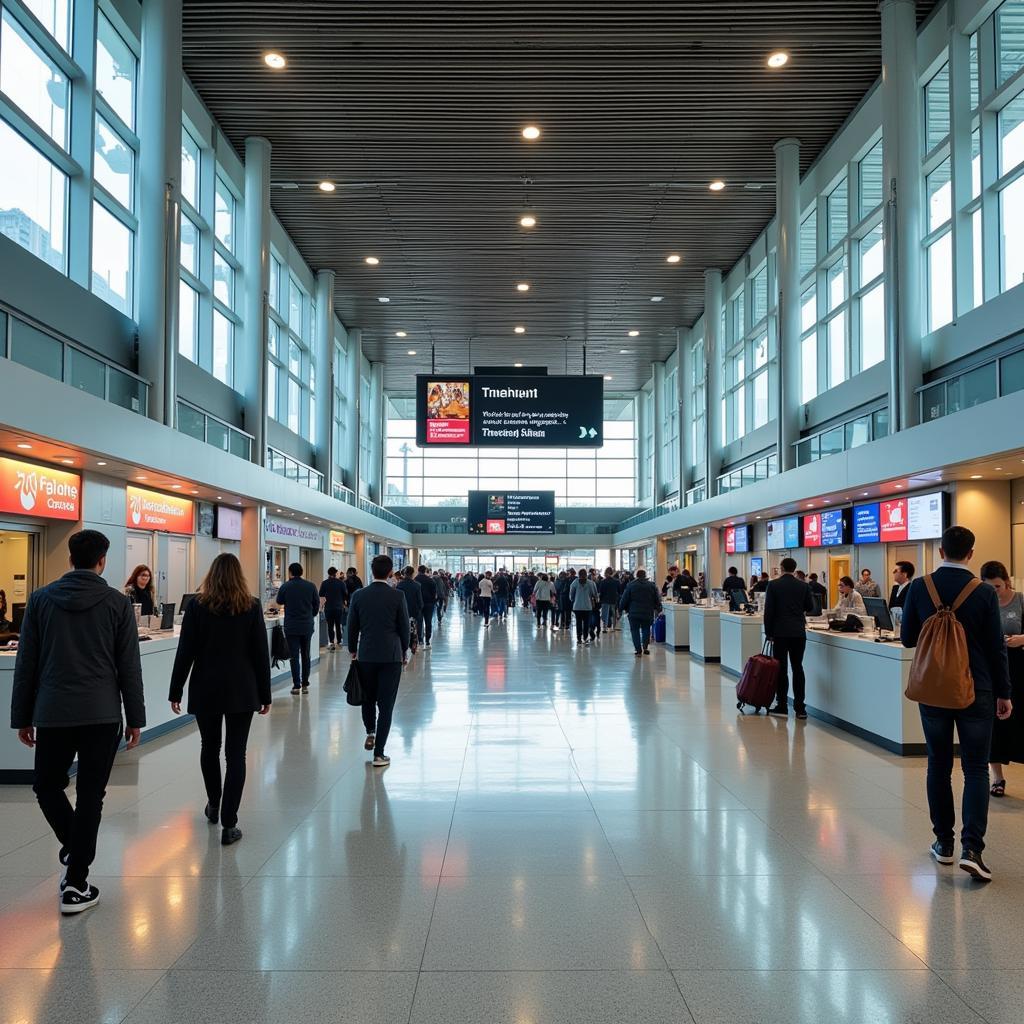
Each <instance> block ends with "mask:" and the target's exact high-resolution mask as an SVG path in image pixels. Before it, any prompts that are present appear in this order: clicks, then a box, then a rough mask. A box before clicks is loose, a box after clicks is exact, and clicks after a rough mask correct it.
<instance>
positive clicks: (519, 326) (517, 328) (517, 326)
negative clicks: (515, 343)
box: [512, 324, 526, 334]
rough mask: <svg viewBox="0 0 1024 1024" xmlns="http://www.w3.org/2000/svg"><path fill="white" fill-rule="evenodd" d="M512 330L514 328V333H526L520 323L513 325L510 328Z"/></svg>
mask: <svg viewBox="0 0 1024 1024" xmlns="http://www.w3.org/2000/svg"><path fill="white" fill-rule="evenodd" d="M512 330H514V331H515V332H516V334H525V333H526V328H525V327H523V326H522V325H521V324H517V325H516V326H515V327H513V328H512Z"/></svg>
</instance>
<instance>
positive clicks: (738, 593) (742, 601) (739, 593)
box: [729, 588, 750, 612]
mask: <svg viewBox="0 0 1024 1024" xmlns="http://www.w3.org/2000/svg"><path fill="white" fill-rule="evenodd" d="M749 605H750V598H749V597H748V596H747V592H746V591H745V590H740V589H738V588H737V589H736V590H730V591H729V607H730V609H732V611H734V612H741V611H746V610H747V608H748V607H749Z"/></svg>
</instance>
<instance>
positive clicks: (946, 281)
mask: <svg viewBox="0 0 1024 1024" xmlns="http://www.w3.org/2000/svg"><path fill="white" fill-rule="evenodd" d="M952 319H953V235H952V233H951V232H949V231H947V232H946V233H945V234H944V235H943V236H942V237H941V238H940V239H939V240H938V241H936V242H933V243H932V244H931V246H929V248H928V329H929V330H931V331H934V330H937V329H938V328H939V327H942V326H944V325H945V324H948V323H949V322H950V321H951V320H952Z"/></svg>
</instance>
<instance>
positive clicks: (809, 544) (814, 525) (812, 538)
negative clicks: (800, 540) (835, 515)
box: [804, 512, 821, 548]
mask: <svg viewBox="0 0 1024 1024" xmlns="http://www.w3.org/2000/svg"><path fill="white" fill-rule="evenodd" d="M804 547H805V548H820V547H821V514H820V513H818V512H815V513H814V514H813V515H809V516H804Z"/></svg>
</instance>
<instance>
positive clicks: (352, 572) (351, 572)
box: [345, 565, 356, 576]
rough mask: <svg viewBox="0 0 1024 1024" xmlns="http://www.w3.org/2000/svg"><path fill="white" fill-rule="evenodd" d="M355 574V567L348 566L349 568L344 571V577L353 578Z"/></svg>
mask: <svg viewBox="0 0 1024 1024" xmlns="http://www.w3.org/2000/svg"><path fill="white" fill-rule="evenodd" d="M355 574H356V567H355V566H354V565H350V566H349V567H348V568H347V569H346V570H345V575H346V576H355Z"/></svg>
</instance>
